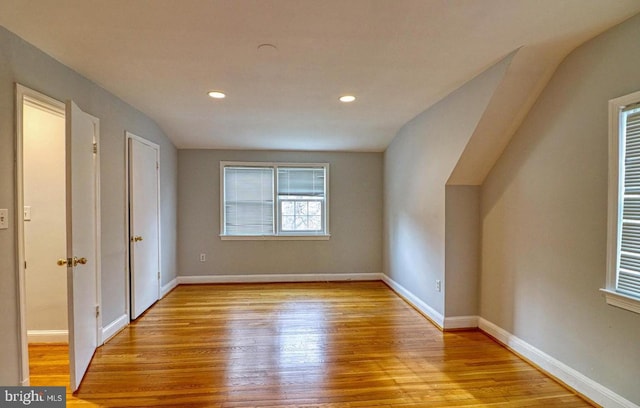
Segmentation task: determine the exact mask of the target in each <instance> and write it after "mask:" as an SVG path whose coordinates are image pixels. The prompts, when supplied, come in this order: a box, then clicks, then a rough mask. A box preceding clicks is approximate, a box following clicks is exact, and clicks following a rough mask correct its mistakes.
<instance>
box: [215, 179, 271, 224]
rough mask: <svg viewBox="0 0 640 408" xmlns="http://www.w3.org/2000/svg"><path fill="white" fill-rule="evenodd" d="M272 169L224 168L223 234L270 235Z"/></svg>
mask: <svg viewBox="0 0 640 408" xmlns="http://www.w3.org/2000/svg"><path fill="white" fill-rule="evenodd" d="M273 173H274V172H273V168H269V167H225V168H224V208H225V212H224V214H225V216H224V233H225V234H229V235H272V234H273V233H274V228H273V224H274V223H273V214H274V206H273V176H274V174H273Z"/></svg>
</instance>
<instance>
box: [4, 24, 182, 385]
mask: <svg viewBox="0 0 640 408" xmlns="http://www.w3.org/2000/svg"><path fill="white" fill-rule="evenodd" d="M90 57H91V56H87V58H90ZM16 82H18V83H21V84H22V85H25V86H27V87H29V88H31V89H34V90H37V91H40V92H42V93H44V94H46V95H49V96H51V97H53V98H55V99H57V100H60V101H66V100H68V99H73V100H75V101H76V102H77V103H78V105H79V106H80V107H81V108H82V109H83V110H85V111H86V112H87V113H90V114H92V115H94V116H96V117H98V118H99V119H100V142H101V149H100V152H99V154H100V166H101V178H100V183H101V211H102V213H101V219H102V226H101V233H102V248H101V250H102V262H101V269H102V282H101V283H102V302H103V303H102V312H103V313H102V318H103V324H104V325H108V324H109V323H111V322H112V321H114V320H116V319H118V318H120V317H122V316H123V315H124V314H125V279H126V275H125V270H126V263H127V257H126V254H127V252H126V249H127V246H128V239H127V237H126V236H125V231H126V219H127V217H126V211H125V209H126V206H125V131H130V132H132V133H134V134H136V135H140V136H141V137H145V138H147V139H149V140H151V141H153V142H155V143H158V144H159V145H160V161H161V162H160V169H161V174H160V179H161V191H162V192H161V194H162V203H161V212H162V220H161V226H162V243H161V245H162V281H163V283H166V282H169V281H171V280H172V279H174V278H175V276H176V267H177V265H176V262H177V261H176V219H177V213H176V206H177V186H176V182H177V150H176V148H175V146H173V144H172V143H171V141H170V140H169V139H168V138H167V136H166V135H165V134H164V132H163V131H162V130H161V129H160V128H159V127H158V125H157V124H156V123H155V122H154V121H153V120H151V119H150V118H149V117H147V116H145V115H144V114H143V113H141V112H140V111H138V110H136V109H135V108H133V107H131V106H130V105H128V104H126V103H125V102H123V101H122V100H120V99H118V98H117V97H115V96H114V95H112V94H110V93H109V92H107V91H105V90H104V89H102V88H100V87H99V86H98V85H96V84H95V83H93V82H91V81H89V80H88V79H86V78H84V77H82V76H81V75H79V74H78V73H77V72H74V71H73V70H71V69H69V68H68V67H66V66H64V65H62V64H60V63H59V62H57V61H56V60H54V59H53V58H51V57H49V56H48V55H46V54H44V53H43V52H42V51H40V50H38V49H36V48H35V47H33V46H31V45H30V44H28V43H26V42H25V41H23V40H22V39H20V38H19V37H17V36H16V35H14V34H12V33H10V32H9V31H7V30H6V29H4V28H2V27H0V208H7V209H9V217H10V220H11V222H10V225H9V229H6V230H0V280H1V281H2V285H0V310H2V313H0V327H2V330H0V367H2V370H0V384H3V385H17V384H18V383H19V381H20V361H19V359H20V352H19V349H20V347H19V335H18V327H19V320H18V306H17V305H18V301H17V283H16V277H17V272H16V270H17V264H16V253H17V249H16V225H15V217H16V208H15V202H16V197H15V192H16V185H15V180H16V175H15V169H14V161H15V152H14V145H15V126H14V122H15V117H14V115H15V106H14V105H15V83H16ZM19 211H20V212H21V211H22V209H19Z"/></svg>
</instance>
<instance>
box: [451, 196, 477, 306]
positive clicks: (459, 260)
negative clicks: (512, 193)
mask: <svg viewBox="0 0 640 408" xmlns="http://www.w3.org/2000/svg"><path fill="white" fill-rule="evenodd" d="M445 196H446V197H445V240H444V241H445V244H444V245H445V248H444V252H445V280H446V283H447V290H446V292H445V309H444V310H445V312H446V313H445V315H446V316H447V317H450V316H477V315H478V302H479V296H478V295H479V287H478V275H479V274H478V272H479V270H480V236H481V223H480V186H447V187H446V193H445Z"/></svg>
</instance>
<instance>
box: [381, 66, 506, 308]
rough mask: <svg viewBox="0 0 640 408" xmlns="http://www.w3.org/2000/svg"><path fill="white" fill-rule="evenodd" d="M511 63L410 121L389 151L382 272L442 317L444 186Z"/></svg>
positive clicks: (385, 171)
mask: <svg viewBox="0 0 640 408" xmlns="http://www.w3.org/2000/svg"><path fill="white" fill-rule="evenodd" d="M509 61H510V60H509V59H505V60H503V61H501V62H499V63H498V64H496V65H494V66H493V67H491V68H490V69H488V70H487V71H485V72H483V73H482V74H480V75H479V76H477V77H476V78H474V79H473V80H471V81H469V82H468V83H466V84H465V85H463V86H462V87H460V88H459V89H458V90H456V91H455V92H453V93H452V94H450V95H449V96H447V97H446V98H444V99H443V100H441V101H440V102H438V103H437V104H436V105H434V106H433V107H431V108H429V109H428V110H426V111H425V112H423V113H421V114H420V115H419V116H417V117H416V118H415V119H413V120H412V121H410V122H409V123H407V124H406V125H405V126H404V127H403V128H402V129H401V130H400V132H398V134H397V135H396V137H395V138H394V140H393V142H392V143H391V145H390V146H389V148H388V149H387V150H386V151H385V155H384V238H385V241H384V256H385V258H384V273H385V274H386V275H387V276H389V277H390V278H391V279H393V280H394V281H395V282H397V283H399V284H400V285H402V286H403V287H405V288H406V289H408V290H410V291H411V292H412V293H413V294H414V295H415V296H417V297H418V298H419V299H420V300H422V301H423V302H425V303H426V304H427V305H429V306H430V307H431V308H433V309H434V310H436V311H437V312H438V313H440V314H442V315H445V310H444V309H445V307H444V306H445V305H444V293H445V291H447V290H448V289H447V285H448V283H447V282H446V281H445V184H446V182H447V179H448V178H449V176H450V175H451V172H452V171H453V169H454V167H455V165H456V163H457V161H458V158H459V157H460V154H461V153H462V151H463V150H464V148H465V146H466V144H467V142H468V141H469V138H470V137H471V135H472V134H473V131H474V130H475V128H476V125H477V123H478V121H479V120H480V117H481V115H482V114H483V112H484V110H485V108H486V106H487V104H488V103H489V101H490V98H491V96H492V95H493V92H494V91H495V89H496V87H497V86H498V84H499V82H500V80H501V79H502V77H503V75H504V72H505V70H506V67H507V66H508V64H509ZM462 245H463V246H464V244H462ZM456 279H464V278H462V277H456ZM473 279H475V277H473ZM436 280H441V281H442V284H443V289H442V292H437V291H436V286H435V281H436ZM452 301H455V298H453V297H452Z"/></svg>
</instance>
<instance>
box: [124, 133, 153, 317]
mask: <svg viewBox="0 0 640 408" xmlns="http://www.w3.org/2000/svg"><path fill="white" fill-rule="evenodd" d="M131 139H133V140H136V141H138V142H140V143H144V144H146V145H148V146H151V147H153V148H154V149H155V151H156V163H157V164H158V166H157V169H156V181H157V183H158V216H157V220H156V222H157V225H158V272H159V273H160V277H159V279H158V299H161V298H162V225H161V222H160V220H161V219H162V217H161V212H162V209H161V207H160V204H161V203H162V201H161V200H160V196H161V191H160V145H159V144H157V143H154V142H152V141H150V140H147V139H145V138H143V137H140V136H138V135H135V134H133V133H131V132H129V131H125V143H124V149H125V153H124V157H125V160H124V162H125V205H126V208H125V225H126V228H125V242H126V243H127V245H126V259H127V264H126V267H125V280H124V281H125V303H126V304H125V308H126V311H127V317H128V319H129V320H128V321H129V322H130V321H131V278H132V276H131V222H130V220H131V218H130V214H131V190H130V187H131V186H130V177H131V174H130V171H131V169H130V166H129V161H130V158H129V140H131Z"/></svg>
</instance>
